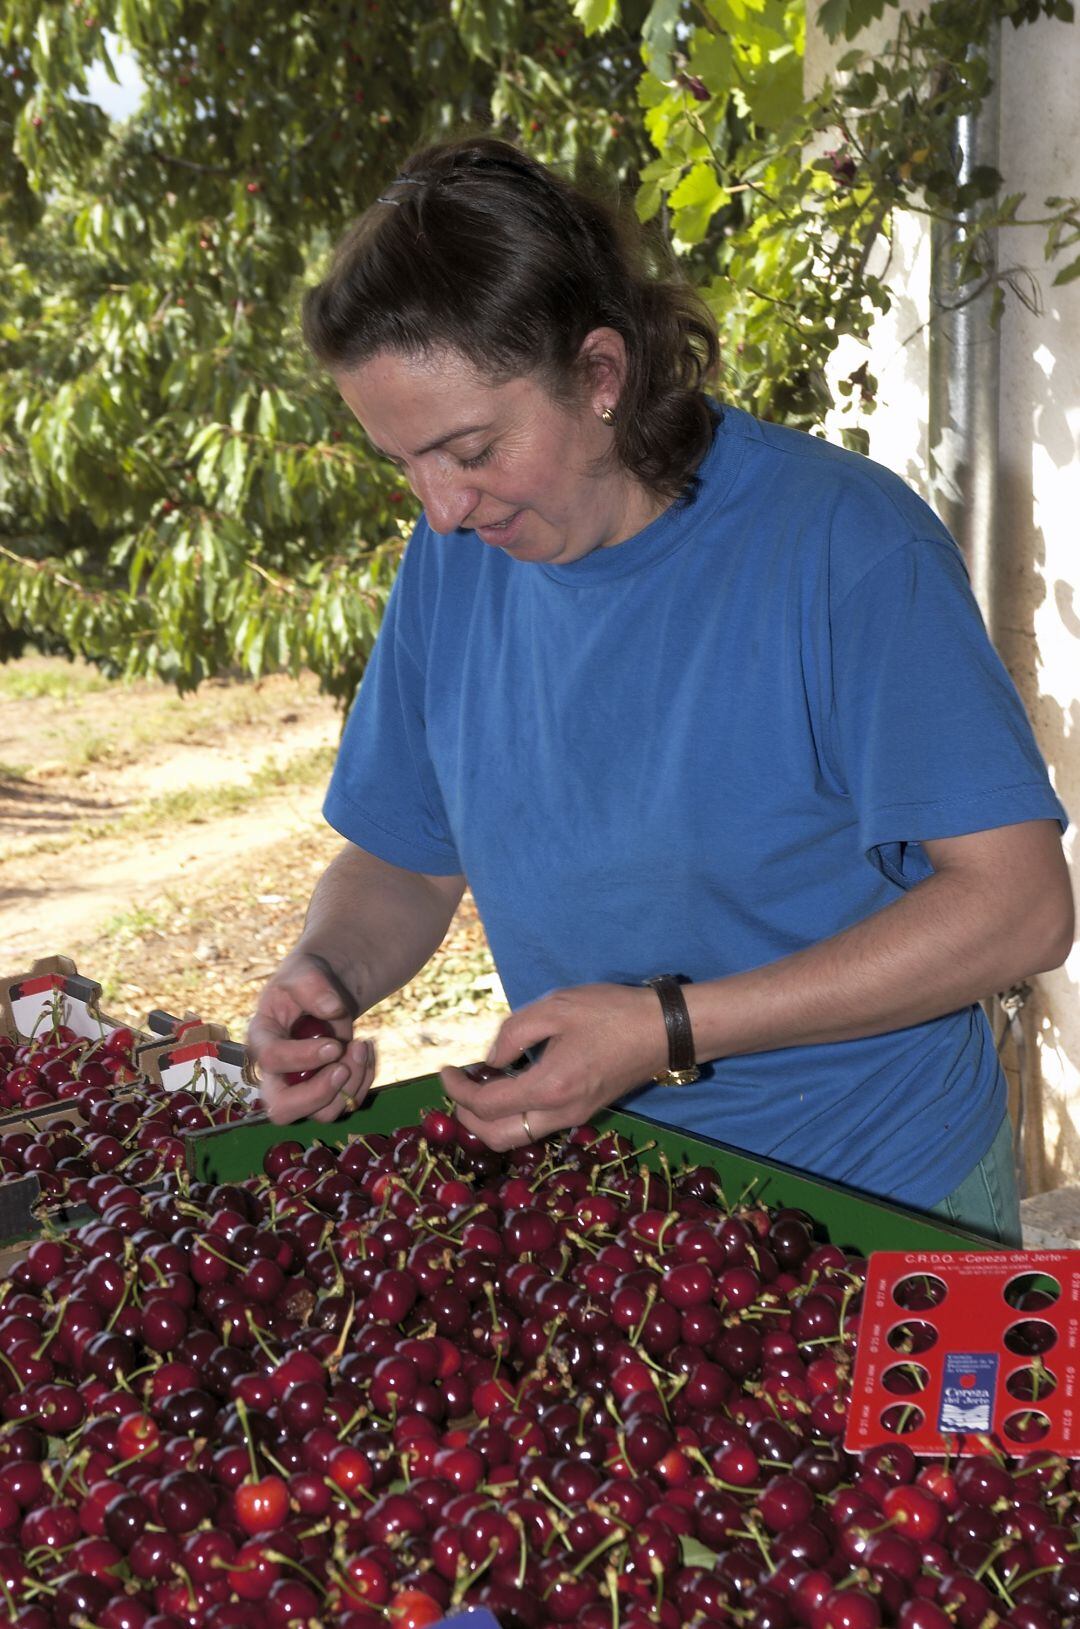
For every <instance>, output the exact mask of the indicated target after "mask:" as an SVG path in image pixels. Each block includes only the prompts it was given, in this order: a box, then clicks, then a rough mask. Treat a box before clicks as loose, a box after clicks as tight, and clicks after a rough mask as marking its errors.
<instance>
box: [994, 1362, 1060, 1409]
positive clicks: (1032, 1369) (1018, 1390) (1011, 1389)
mask: <svg viewBox="0 0 1080 1629" xmlns="http://www.w3.org/2000/svg"><path fill="white" fill-rule="evenodd" d="M1005 1390H1006V1391H1007V1392H1008V1394H1009V1396H1010V1397H1016V1398H1018V1399H1019V1401H1020V1402H1021V1403H1038V1402H1040V1401H1041V1399H1042V1398H1044V1397H1052V1396H1053V1394H1054V1392H1055V1391H1057V1375H1056V1374H1052V1373H1051V1372H1050V1370H1049V1369H1047V1368H1046V1367H1044V1365H1043V1363H1042V1362H1041V1361H1040V1360H1039V1359H1036V1360H1035V1362H1034V1363H1029V1364H1028V1366H1027V1368H1026V1369H1014V1370H1013V1372H1012V1374H1011V1375H1010V1376H1009V1378H1008V1380H1006V1382H1005Z"/></svg>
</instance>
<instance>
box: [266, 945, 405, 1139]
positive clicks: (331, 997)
mask: <svg viewBox="0 0 1080 1629" xmlns="http://www.w3.org/2000/svg"><path fill="white" fill-rule="evenodd" d="M354 1011H355V1004H354V1003H353V1001H352V999H351V998H350V996H349V993H348V991H347V990H346V989H345V987H344V985H342V983H341V981H340V980H339V979H338V978H337V976H336V975H335V973H334V970H333V968H332V967H331V966H330V965H329V963H328V962H325V961H324V960H323V959H322V957H321V956H314V955H310V954H308V953H307V952H304V951H300V950H294V951H293V952H292V953H291V954H290V955H288V956H286V958H285V960H284V961H283V962H282V963H281V966H280V967H279V968H278V969H277V971H276V972H275V973H274V974H273V975H272V976H271V978H270V979H269V980H268V981H267V983H266V984H265V985H264V986H263V989H262V992H261V994H260V996H259V1000H258V1002H257V1004H256V1007H255V1012H254V1015H253V1016H252V1020H251V1023H250V1025H249V1027H248V1036H247V1044H248V1049H249V1051H250V1052H251V1055H252V1058H253V1059H254V1062H255V1064H256V1067H257V1069H258V1072H259V1095H260V1096H261V1098H262V1101H263V1103H264V1105H265V1107H266V1112H267V1114H268V1115H269V1117H270V1119H271V1120H272V1121H273V1122H274V1124H275V1125H286V1124H288V1122H289V1121H291V1120H300V1119H303V1118H305V1117H306V1118H311V1119H315V1120H324V1121H325V1120H336V1119H338V1118H339V1116H340V1115H341V1114H343V1113H344V1112H346V1111H347V1110H349V1108H350V1100H351V1102H352V1103H353V1104H354V1105H355V1103H358V1102H359V1101H360V1100H361V1098H363V1097H364V1096H365V1094H366V1092H367V1089H368V1087H369V1086H370V1085H371V1082H372V1080H373V1079H374V1076H375V1048H374V1045H373V1044H372V1042H371V1041H366V1040H356V1039H354V1038H353V1013H354ZM303 1013H311V1014H313V1015H314V1016H315V1017H316V1018H323V1019H325V1020H326V1022H327V1023H328V1024H329V1025H330V1026H331V1028H332V1029H333V1032H334V1033H333V1036H332V1037H331V1036H321V1037H320V1036H314V1037H312V1038H310V1039H308V1040H293V1039H291V1038H290V1035H289V1031H290V1029H291V1028H292V1026H293V1024H295V1022H296V1020H297V1019H298V1018H299V1017H300V1016H301V1014H303ZM300 1070H314V1071H315V1072H314V1073H313V1074H311V1075H310V1077H309V1078H308V1079H307V1080H304V1081H301V1082H299V1083H298V1084H296V1085H290V1083H289V1082H288V1081H287V1080H286V1079H285V1076H286V1075H287V1074H294V1073H296V1072H298V1071H300Z"/></svg>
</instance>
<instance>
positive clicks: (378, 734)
mask: <svg viewBox="0 0 1080 1629" xmlns="http://www.w3.org/2000/svg"><path fill="white" fill-rule="evenodd" d="M407 560H408V551H406V561H407ZM412 576H413V574H412V572H411V571H407V570H406V564H405V562H403V563H402V566H401V568H400V569H399V571H398V575H397V579H396V580H395V583H394V586H393V588H392V590H391V592H390V597H389V600H388V602H387V606H386V612H385V614H384V617H383V622H382V627H381V628H380V630H379V636H378V638H377V639H376V641H375V648H374V650H373V652H372V655H371V659H370V661H369V662H368V665H367V668H366V670H365V672H364V678H363V681H362V683H361V685H360V690H359V693H358V695H357V698H356V701H355V702H354V704H353V707H352V711H351V712H350V714H349V718H348V721H347V722H346V725H345V730H344V733H343V735H342V739H341V747H340V750H339V752H338V757H337V761H336V763H335V765H334V772H333V774H332V776H331V778H330V786H329V788H328V790H327V794H326V799H325V801H324V803H323V815H324V817H325V819H326V821H327V822H328V824H329V825H331V826H333V827H334V829H335V831H339V832H340V833H341V835H342V836H343V837H345V838H347V839H348V841H349V842H350V843H355V844H356V845H357V847H359V848H362V849H365V850H366V851H367V852H368V853H369V854H374V855H377V857H378V858H379V859H381V860H385V861H387V863H388V864H390V865H398V866H402V867H403V868H404V869H406V870H408V871H418V872H422V873H424V874H426V875H430V876H456V875H457V874H458V873H459V872H460V871H461V863H460V860H459V858H458V854H457V849H456V847H455V844H454V841H453V838H452V836H451V833H450V827H449V822H448V820H447V816H446V809H445V807H444V804H443V799H442V795H441V793H440V791H439V786H438V781H437V778H436V775H435V770H434V767H433V765H432V762H431V757H430V754H429V752H428V747H427V737H426V728H425V721H424V675H423V669H422V641H421V640H420V638H419V636H418V632H417V629H416V627H415V626H414V625H412V624H411V623H410V618H409V612H408V603H407V602H408V598H409V595H410V593H411V592H412V589H413V586H414V585H413V584H412ZM410 628H411V631H410Z"/></svg>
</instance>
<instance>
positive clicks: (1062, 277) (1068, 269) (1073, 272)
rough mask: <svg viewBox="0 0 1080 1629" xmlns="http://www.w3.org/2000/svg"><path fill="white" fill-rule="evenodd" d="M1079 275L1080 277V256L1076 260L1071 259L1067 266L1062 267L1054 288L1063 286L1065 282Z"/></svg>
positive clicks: (1055, 279)
mask: <svg viewBox="0 0 1080 1629" xmlns="http://www.w3.org/2000/svg"><path fill="white" fill-rule="evenodd" d="M1077 277H1080V256H1078V257H1077V259H1076V260H1071V261H1070V262H1069V264H1068V265H1067V266H1063V267H1062V269H1061V270H1060V271H1059V272H1058V274H1057V276H1056V277H1055V278H1054V283H1053V286H1054V288H1061V286H1062V285H1063V284H1064V283H1071V282H1073V281H1074V279H1075V278H1077Z"/></svg>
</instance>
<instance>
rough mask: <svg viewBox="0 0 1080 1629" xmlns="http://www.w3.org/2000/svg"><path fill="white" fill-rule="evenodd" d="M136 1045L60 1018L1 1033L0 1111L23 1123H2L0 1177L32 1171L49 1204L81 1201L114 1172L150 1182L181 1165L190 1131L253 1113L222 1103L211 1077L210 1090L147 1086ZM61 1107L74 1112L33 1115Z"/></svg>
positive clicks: (123, 1034)
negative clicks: (29, 1031)
mask: <svg viewBox="0 0 1080 1629" xmlns="http://www.w3.org/2000/svg"><path fill="white" fill-rule="evenodd" d="M135 1045H136V1037H135V1034H134V1032H133V1031H132V1030H130V1029H128V1028H126V1027H121V1028H116V1029H111V1030H107V1031H105V1032H104V1033H103V1034H102V1036H101V1037H100V1038H99V1039H98V1040H94V1041H91V1040H88V1039H86V1038H85V1037H83V1036H80V1035H77V1034H76V1032H75V1031H74V1030H73V1029H71V1028H69V1027H68V1026H67V1025H65V1024H60V1023H53V1024H51V1025H49V1026H48V1027H47V1028H44V1029H43V1030H42V1031H41V1033H40V1034H39V1035H36V1036H34V1037H31V1038H30V1039H28V1040H21V1041H15V1040H13V1039H12V1038H11V1037H10V1036H8V1035H5V1034H3V1033H0V1113H5V1114H12V1115H16V1116H17V1121H18V1123H17V1124H15V1125H14V1126H13V1127H8V1128H7V1129H5V1128H4V1127H3V1126H2V1125H0V1182H4V1181H9V1180H12V1179H14V1178H18V1177H23V1176H26V1175H28V1174H30V1173H34V1174H36V1176H37V1177H38V1181H39V1185H40V1189H41V1192H42V1195H43V1196H44V1198H45V1200H46V1203H51V1204H58V1203H60V1202H61V1201H63V1202H66V1203H70V1204H80V1203H83V1202H84V1201H85V1200H87V1199H88V1198H89V1197H91V1196H92V1193H93V1190H94V1187H95V1185H96V1186H98V1187H99V1188H101V1190H102V1192H107V1191H108V1189H109V1188H110V1187H111V1186H112V1185H113V1182H114V1181H115V1178H114V1177H113V1176H112V1175H111V1173H114V1172H119V1173H121V1174H122V1175H123V1177H124V1180H125V1181H127V1182H129V1183H132V1184H134V1185H135V1186H141V1185H143V1184H144V1183H148V1182H152V1181H154V1179H155V1178H157V1177H159V1176H161V1175H162V1173H163V1172H165V1171H167V1170H172V1169H175V1168H176V1167H177V1166H178V1165H180V1164H182V1163H183V1159H184V1145H183V1142H182V1141H181V1138H182V1136H183V1135H184V1133H185V1132H191V1131H199V1130H203V1129H204V1128H205V1127H207V1126H211V1125H219V1124H222V1123H224V1122H225V1121H228V1120H231V1119H235V1118H236V1117H237V1116H238V1115H239V1114H241V1113H244V1112H250V1109H251V1105H250V1104H246V1103H240V1102H238V1101H234V1100H229V1099H225V1100H224V1101H222V1100H221V1099H220V1097H219V1095H218V1094H217V1093H216V1092H215V1090H214V1089H213V1082H212V1081H210V1082H207V1090H206V1091H204V1092H198V1091H194V1090H190V1091H189V1090H185V1091H179V1092H172V1093H166V1092H164V1091H162V1090H161V1088H160V1087H153V1086H151V1085H150V1083H149V1082H148V1081H146V1080H145V1079H144V1078H143V1077H142V1076H141V1075H140V1073H139V1068H138V1064H137V1062H136V1058H135ZM125 1088H127V1089H128V1090H127V1093H126V1094H124V1089H125ZM132 1088H137V1094H136V1091H133V1090H132ZM65 1104H66V1105H68V1106H69V1107H70V1109H71V1110H72V1116H71V1118H70V1119H69V1118H67V1116H63V1115H59V1116H58V1115H50V1116H49V1118H48V1119H47V1120H43V1121H42V1122H41V1123H40V1124H38V1123H36V1122H35V1120H34V1113H35V1111H38V1110H43V1109H49V1110H53V1109H55V1108H56V1107H57V1106H58V1105H65ZM101 1178H107V1179H108V1180H107V1181H104V1182H102V1181H101V1180H99V1179H101Z"/></svg>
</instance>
